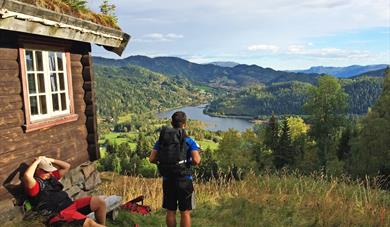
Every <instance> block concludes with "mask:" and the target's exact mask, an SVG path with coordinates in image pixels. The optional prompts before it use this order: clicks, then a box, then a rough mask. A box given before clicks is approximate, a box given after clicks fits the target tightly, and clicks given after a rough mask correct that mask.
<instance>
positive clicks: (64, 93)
mask: <svg viewBox="0 0 390 227" xmlns="http://www.w3.org/2000/svg"><path fill="white" fill-rule="evenodd" d="M20 56H21V58H20V60H21V62H20V63H21V69H22V77H23V78H22V81H23V94H24V103H25V111H26V113H25V115H26V130H27V131H32V130H35V129H40V128H43V127H49V126H52V125H57V124H61V123H65V122H68V121H73V120H75V119H77V115H74V111H73V97H72V86H71V75H70V67H69V66H70V57H69V56H70V55H69V53H65V52H63V51H62V52H61V51H49V50H39V49H27V48H26V49H20Z"/></svg>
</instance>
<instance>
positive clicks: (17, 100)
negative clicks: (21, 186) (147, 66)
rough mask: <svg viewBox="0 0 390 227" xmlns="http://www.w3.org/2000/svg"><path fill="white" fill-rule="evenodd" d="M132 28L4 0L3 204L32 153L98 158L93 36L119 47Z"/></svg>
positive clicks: (0, 27)
mask: <svg viewBox="0 0 390 227" xmlns="http://www.w3.org/2000/svg"><path fill="white" fill-rule="evenodd" d="M129 39H130V36H129V35H127V34H126V33H124V32H122V31H121V30H120V29H117V28H109V27H107V26H103V25H101V24H97V23H94V22H91V21H90V20H85V19H81V18H79V17H75V16H71V15H67V14H63V13H59V12H55V11H52V10H48V9H45V8H41V7H38V6H36V5H31V4H27V3H23V2H21V1H16V0H0V182H1V183H2V184H1V185H0V210H1V209H2V207H3V208H4V207H7V206H8V205H9V204H10V203H14V201H13V195H12V194H13V192H12V187H11V186H12V185H17V184H18V183H20V181H19V178H20V174H21V171H23V169H25V168H26V166H27V165H29V164H30V163H31V162H32V161H33V160H34V157H37V156H41V155H45V156H49V157H54V158H57V159H62V160H66V161H68V162H70V163H71V164H72V166H78V165H79V164H81V163H84V162H86V161H88V160H96V159H98V158H99V150H98V144H97V141H98V135H97V131H96V101H95V91H94V86H93V80H94V79H93V69H92V62H91V44H92V43H93V44H98V45H101V46H103V47H105V48H106V49H107V50H108V51H112V52H114V53H117V54H118V55H121V54H122V52H123V50H124V49H125V47H126V45H127V43H128V41H129Z"/></svg>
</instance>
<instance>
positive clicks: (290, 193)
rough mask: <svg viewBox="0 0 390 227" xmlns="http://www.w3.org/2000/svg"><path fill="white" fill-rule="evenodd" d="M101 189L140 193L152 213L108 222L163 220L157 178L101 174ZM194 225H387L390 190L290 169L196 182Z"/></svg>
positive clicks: (156, 222)
mask: <svg viewBox="0 0 390 227" xmlns="http://www.w3.org/2000/svg"><path fill="white" fill-rule="evenodd" d="M102 179H103V184H102V185H101V186H100V188H99V190H100V192H101V193H103V194H117V195H121V196H123V197H124V200H125V201H128V200H130V199H132V198H135V197H137V196H139V195H145V197H146V200H145V204H148V205H150V206H151V207H152V209H153V212H152V214H151V215H147V216H139V215H134V214H127V213H125V212H122V213H121V216H120V218H119V220H118V221H117V222H111V223H109V226H128V225H126V224H125V223H127V224H129V223H131V222H134V223H137V224H139V225H140V226H165V212H164V211H163V210H161V209H160V206H161V200H162V195H161V194H162V193H161V179H145V178H139V177H127V176H118V175H116V174H113V173H103V174H102ZM195 190H196V197H197V204H198V205H197V208H196V209H195V210H193V212H192V222H193V226H390V193H389V192H388V191H383V190H377V189H371V188H367V187H366V185H365V184H364V183H356V182H352V181H350V180H348V179H336V178H334V179H327V180H326V179H325V178H324V177H323V176H321V175H318V176H314V175H313V176H301V175H297V174H296V175H289V174H263V175H261V176H254V175H249V176H247V177H246V178H245V179H244V180H242V181H234V180H227V179H226V178H222V179H218V180H212V181H210V182H206V183H195Z"/></svg>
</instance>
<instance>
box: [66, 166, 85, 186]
mask: <svg viewBox="0 0 390 227" xmlns="http://www.w3.org/2000/svg"><path fill="white" fill-rule="evenodd" d="M70 178H71V181H72V185H79V186H81V185H83V183H84V181H85V178H84V175H83V174H82V173H81V171H80V167H77V168H75V169H74V170H73V171H72V172H71V173H70Z"/></svg>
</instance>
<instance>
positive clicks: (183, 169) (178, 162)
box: [157, 127, 192, 178]
mask: <svg viewBox="0 0 390 227" xmlns="http://www.w3.org/2000/svg"><path fill="white" fill-rule="evenodd" d="M186 137H187V135H186V132H185V130H184V129H181V128H168V127H164V128H162V130H161V132H160V138H159V143H158V155H157V161H158V165H157V167H158V170H159V172H160V174H161V176H164V177H170V178H181V177H185V176H190V175H191V174H192V172H191V163H190V161H189V160H190V157H188V152H187V151H188V146H187V143H186V142H185V139H186Z"/></svg>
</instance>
